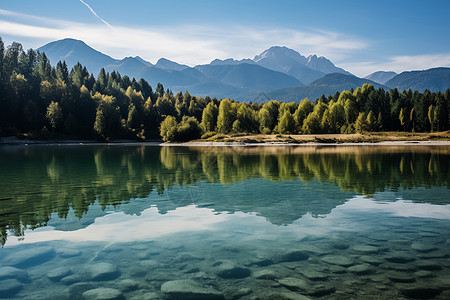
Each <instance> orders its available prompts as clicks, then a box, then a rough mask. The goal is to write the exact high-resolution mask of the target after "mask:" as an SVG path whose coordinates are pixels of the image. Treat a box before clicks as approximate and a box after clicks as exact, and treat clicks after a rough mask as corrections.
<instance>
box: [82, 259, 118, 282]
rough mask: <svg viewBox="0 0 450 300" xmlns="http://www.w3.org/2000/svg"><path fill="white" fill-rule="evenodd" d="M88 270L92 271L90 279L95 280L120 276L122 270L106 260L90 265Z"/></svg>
mask: <svg viewBox="0 0 450 300" xmlns="http://www.w3.org/2000/svg"><path fill="white" fill-rule="evenodd" d="M88 270H89V273H90V278H89V279H90V280H93V281H105V280H112V279H115V278H117V277H119V276H120V272H119V270H118V269H117V267H116V266H115V265H113V264H111V263H106V262H101V263H96V264H93V265H90V266H89V267H88Z"/></svg>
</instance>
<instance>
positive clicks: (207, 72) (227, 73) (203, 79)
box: [37, 39, 450, 101]
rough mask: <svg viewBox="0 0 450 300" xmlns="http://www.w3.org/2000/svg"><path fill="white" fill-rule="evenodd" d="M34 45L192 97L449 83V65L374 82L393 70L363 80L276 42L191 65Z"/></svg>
mask: <svg viewBox="0 0 450 300" xmlns="http://www.w3.org/2000/svg"><path fill="white" fill-rule="evenodd" d="M37 50H39V51H41V52H45V53H46V55H47V57H48V58H49V59H50V61H51V63H52V64H53V65H56V63H57V62H58V61H60V60H61V61H66V63H67V65H68V67H69V68H72V67H73V66H74V65H75V64H76V63H77V62H80V63H81V64H82V65H84V66H86V67H87V69H88V70H89V72H92V73H93V74H94V75H95V76H97V74H98V73H99V72H100V70H101V68H105V70H106V71H107V72H112V71H113V70H115V71H118V72H120V73H121V74H122V75H128V76H129V77H134V78H136V79H140V78H144V79H146V80H147V81H148V82H149V83H150V84H151V85H152V86H153V87H155V86H156V84H157V83H159V82H161V83H162V84H163V85H164V87H165V88H169V89H172V90H173V91H174V92H177V91H189V92H190V93H191V94H193V95H196V96H207V95H208V96H211V97H217V98H234V99H236V100H240V101H248V100H251V101H265V100H267V99H277V100H286V101H291V100H294V101H295V100H297V101H298V100H300V99H303V98H304V97H308V98H309V99H310V100H315V99H316V98H318V97H320V96H321V95H322V94H325V95H329V94H334V93H336V92H337V91H339V92H341V91H342V90H350V89H351V88H356V87H358V86H361V85H362V84H364V83H371V84H373V85H374V86H375V87H376V88H378V87H383V88H385V89H389V88H392V87H397V88H399V89H400V90H403V89H409V88H412V89H414V90H420V91H423V90H425V89H429V90H432V91H438V90H440V91H444V90H445V89H447V88H450V68H435V69H430V70H426V71H414V72H403V73H402V74H399V75H396V76H395V77H393V78H391V79H390V80H388V81H387V82H386V83H385V85H382V84H380V83H379V82H382V81H384V80H387V78H389V77H390V76H392V75H395V73H394V74H392V73H391V72H376V73H374V74H371V75H369V76H368V78H366V79H362V78H358V77H356V76H353V75H352V74H350V73H349V72H347V71H345V70H343V69H341V68H339V67H336V66H335V65H334V64H333V63H332V62H331V61H330V60H328V59H326V58H325V57H317V56H316V55H310V56H308V57H305V56H302V55H301V54H300V53H298V52H297V51H295V50H292V49H289V48H286V47H279V46H276V47H271V48H269V49H267V50H265V51H263V52H262V53H261V54H259V55H256V56H255V58H254V59H253V60H252V59H242V60H235V59H233V58H229V59H225V60H219V59H216V60H213V61H212V62H211V63H210V64H207V65H199V66H195V67H193V68H191V67H189V66H187V65H182V64H178V63H176V62H174V61H170V60H168V59H165V58H161V59H160V60H158V62H157V63H156V64H155V65H153V64H151V63H150V62H148V61H146V60H144V59H142V58H140V57H139V56H135V57H126V58H124V59H120V60H119V59H114V58H112V57H110V56H108V55H105V54H103V53H101V52H99V51H97V50H95V49H93V48H91V47H89V46H88V45H86V44H85V43H84V42H83V41H79V40H75V39H63V40H60V41H55V42H51V43H49V44H46V45H44V46H42V47H40V48H38V49H37ZM371 78H373V79H374V80H373V81H372V80H370V79H371ZM305 84H307V85H306V86H305Z"/></svg>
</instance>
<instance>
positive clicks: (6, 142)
mask: <svg viewBox="0 0 450 300" xmlns="http://www.w3.org/2000/svg"><path fill="white" fill-rule="evenodd" d="M34 145H67V146H76V145H80V146H82V145H91V146H106V145H107V146H113V145H122V146H126V145H129V146H131V145H133V146H136V145H143V146H160V147H167V146H175V147H258V146H260V147H271V146H274V147H280V146H286V147H294V146H295V147H301V146H309V147H311V146H320V147H326V146H329V147H336V146H450V140H386V141H361V142H341V141H338V140H334V141H329V142H320V141H313V140H304V141H300V142H299V141H297V142H284V141H263V142H244V141H190V142H181V143H174V142H162V141H154V140H149V141H134V140H113V141H109V142H101V141H95V140H72V139H68V140H64V139H61V140H59V139H55V140H29V139H24V140H21V139H18V138H16V137H7V138H0V146H34Z"/></svg>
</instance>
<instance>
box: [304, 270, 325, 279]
mask: <svg viewBox="0 0 450 300" xmlns="http://www.w3.org/2000/svg"><path fill="white" fill-rule="evenodd" d="M299 273H300V274H302V275H303V276H305V277H306V278H308V279H309V280H313V281H317V280H326V279H327V278H328V276H327V275H326V274H323V273H320V272H317V271H314V270H309V269H302V270H299Z"/></svg>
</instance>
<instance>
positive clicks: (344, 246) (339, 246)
mask: <svg viewBox="0 0 450 300" xmlns="http://www.w3.org/2000/svg"><path fill="white" fill-rule="evenodd" d="M330 247H332V248H335V249H339V250H345V249H347V248H348V247H349V244H348V243H346V242H344V241H342V240H332V241H330Z"/></svg>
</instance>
